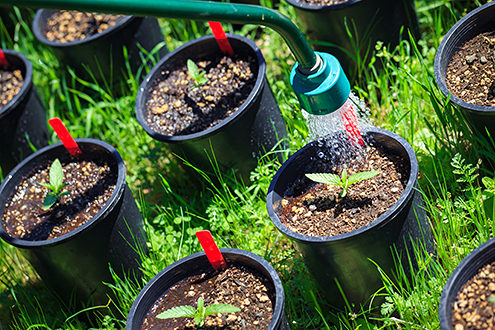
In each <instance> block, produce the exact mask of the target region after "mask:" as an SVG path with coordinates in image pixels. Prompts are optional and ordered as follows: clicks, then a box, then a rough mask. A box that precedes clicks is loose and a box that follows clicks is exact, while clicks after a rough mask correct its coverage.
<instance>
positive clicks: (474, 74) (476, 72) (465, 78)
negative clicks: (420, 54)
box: [445, 31, 495, 107]
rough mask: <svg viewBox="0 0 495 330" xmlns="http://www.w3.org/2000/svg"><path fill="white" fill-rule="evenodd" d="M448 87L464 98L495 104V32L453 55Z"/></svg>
mask: <svg viewBox="0 0 495 330" xmlns="http://www.w3.org/2000/svg"><path fill="white" fill-rule="evenodd" d="M445 80H446V83H447V87H448V88H449V90H450V91H451V92H452V94H454V95H455V96H457V97H458V98H460V99H461V100H463V101H465V102H467V103H471V104H476V105H481V106H491V107H494V106H495V31H494V32H485V33H482V34H479V35H477V36H476V37H474V38H473V39H471V40H468V41H467V42H466V43H465V44H464V45H463V46H462V47H461V48H460V49H459V50H458V51H457V53H456V54H455V55H454V56H453V57H452V60H451V61H450V63H449V66H448V68H447V73H446V79H445Z"/></svg>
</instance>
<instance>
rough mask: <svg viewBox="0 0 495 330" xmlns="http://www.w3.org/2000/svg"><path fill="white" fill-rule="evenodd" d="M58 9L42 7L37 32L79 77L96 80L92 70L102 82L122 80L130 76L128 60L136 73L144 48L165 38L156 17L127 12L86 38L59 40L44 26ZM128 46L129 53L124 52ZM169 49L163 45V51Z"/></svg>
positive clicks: (148, 49) (36, 21) (35, 27)
mask: <svg viewBox="0 0 495 330" xmlns="http://www.w3.org/2000/svg"><path fill="white" fill-rule="evenodd" d="M54 12H55V11H54V10H48V9H40V10H38V11H37V12H36V16H35V17H34V21H33V33H34V35H35V36H36V38H37V39H38V40H39V41H41V42H42V43H43V44H45V45H47V46H49V47H51V48H52V49H53V52H54V54H55V56H56V57H57V58H58V60H59V61H60V62H61V63H62V64H63V65H65V66H69V67H71V68H72V69H74V71H75V73H76V74H77V76H78V77H81V78H84V79H86V80H90V81H92V79H93V78H92V77H91V75H90V74H89V73H88V70H89V72H91V73H92V74H94V76H95V78H96V79H97V81H98V82H107V83H111V82H118V81H121V80H124V79H125V78H126V76H127V73H126V72H127V68H126V64H125V63H126V60H128V61H129V65H130V68H131V71H132V72H133V73H136V72H137V71H138V69H139V67H140V66H141V65H142V64H143V60H142V59H141V57H142V56H144V54H143V53H142V51H141V48H142V49H144V50H146V51H147V52H150V51H151V50H152V49H153V48H154V47H155V46H156V45H157V44H158V43H160V42H162V41H163V40H164V39H163V34H162V32H161V30H160V26H159V25H158V21H157V19H156V18H151V17H135V16H124V17H123V18H122V19H120V20H119V21H118V22H117V23H116V24H115V25H114V26H112V27H110V28H108V29H106V30H104V31H103V32H101V33H98V34H95V35H92V36H90V37H87V38H85V39H83V40H77V41H72V42H65V43H61V42H55V41H50V40H48V39H47V38H46V37H45V33H44V29H45V26H46V22H47V20H48V18H49V17H50V16H51V15H52V14H53V13H54ZM124 47H125V48H126V49H127V56H126V57H125V56H124ZM167 52H168V50H167V49H166V47H162V48H161V50H160V52H159V55H160V56H163V55H165V54H166V53H167Z"/></svg>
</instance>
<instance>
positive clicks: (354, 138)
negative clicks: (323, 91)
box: [342, 102, 364, 146]
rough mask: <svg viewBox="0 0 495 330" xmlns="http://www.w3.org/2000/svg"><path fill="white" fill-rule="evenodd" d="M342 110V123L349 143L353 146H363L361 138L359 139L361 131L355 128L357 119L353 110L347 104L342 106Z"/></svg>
mask: <svg viewBox="0 0 495 330" xmlns="http://www.w3.org/2000/svg"><path fill="white" fill-rule="evenodd" d="M343 107H344V109H343V111H342V121H343V122H344V127H345V130H346V131H347V136H348V137H349V141H351V143H352V144H354V145H360V146H364V141H363V138H362V137H361V131H360V130H359V127H358V126H357V117H356V113H355V112H354V108H353V107H352V105H351V104H349V102H346V103H345V104H344V105H343Z"/></svg>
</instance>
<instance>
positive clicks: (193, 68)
mask: <svg viewBox="0 0 495 330" xmlns="http://www.w3.org/2000/svg"><path fill="white" fill-rule="evenodd" d="M187 71H189V74H190V75H191V78H192V79H193V80H194V81H195V82H196V84H193V85H191V86H192V88H195V87H200V86H203V85H204V84H206V82H207V81H208V79H207V78H206V77H205V74H206V72H204V71H203V72H199V69H198V66H197V65H196V63H194V62H193V61H192V60H190V59H188V60H187Z"/></svg>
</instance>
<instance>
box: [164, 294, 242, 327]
mask: <svg viewBox="0 0 495 330" xmlns="http://www.w3.org/2000/svg"><path fill="white" fill-rule="evenodd" d="M204 304H205V301H204V300H203V298H201V297H199V299H198V302H197V303H196V305H197V308H194V307H192V306H187V305H186V306H178V307H172V308H170V309H167V310H166V311H164V312H163V313H161V314H158V315H157V316H156V317H157V318H159V319H172V318H176V317H194V324H195V325H196V326H197V327H202V326H203V325H204V324H205V318H206V317H207V316H208V315H213V314H226V313H237V312H239V311H240V310H241V309H240V308H238V307H235V306H233V305H229V304H212V305H209V306H206V307H205V306H204Z"/></svg>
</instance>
